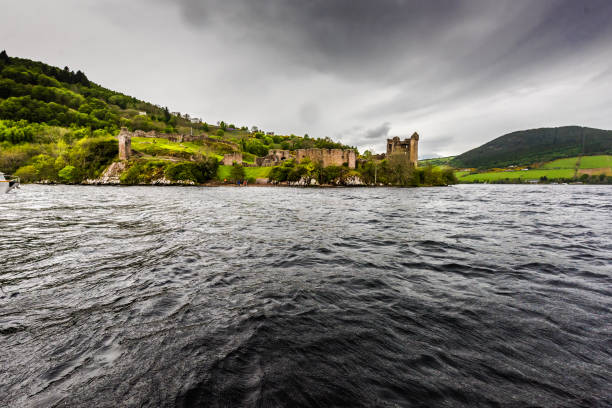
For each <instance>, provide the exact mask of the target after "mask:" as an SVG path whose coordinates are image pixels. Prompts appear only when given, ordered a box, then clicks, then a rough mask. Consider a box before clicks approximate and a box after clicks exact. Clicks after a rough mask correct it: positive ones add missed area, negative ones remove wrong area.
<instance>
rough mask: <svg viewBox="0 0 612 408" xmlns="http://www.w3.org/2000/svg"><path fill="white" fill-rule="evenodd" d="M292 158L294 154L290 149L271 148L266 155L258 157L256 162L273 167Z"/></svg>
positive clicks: (258, 164)
mask: <svg viewBox="0 0 612 408" xmlns="http://www.w3.org/2000/svg"><path fill="white" fill-rule="evenodd" d="M291 158H292V156H291V152H290V151H289V150H281V149H270V150H269V151H268V154H267V155H266V156H264V157H258V158H256V159H255V164H257V166H260V167H272V166H278V165H279V164H282V163H283V162H284V161H285V160H288V159H291Z"/></svg>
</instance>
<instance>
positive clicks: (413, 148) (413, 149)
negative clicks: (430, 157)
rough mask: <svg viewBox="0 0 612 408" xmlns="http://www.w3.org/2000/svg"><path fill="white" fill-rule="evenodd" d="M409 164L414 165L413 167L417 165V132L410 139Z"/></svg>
mask: <svg viewBox="0 0 612 408" xmlns="http://www.w3.org/2000/svg"><path fill="white" fill-rule="evenodd" d="M410 163H412V164H414V167H417V166H418V165H419V134H418V133H417V132H414V134H413V135H412V136H411V137H410Z"/></svg>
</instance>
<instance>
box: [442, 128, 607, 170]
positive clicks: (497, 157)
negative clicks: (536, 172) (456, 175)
mask: <svg viewBox="0 0 612 408" xmlns="http://www.w3.org/2000/svg"><path fill="white" fill-rule="evenodd" d="M581 154H584V155H597V154H612V131H609V130H600V129H593V128H586V127H580V126H566V127H559V128H541V129H531V130H524V131H519V132H513V133H510V134H507V135H504V136H501V137H498V138H497V139H495V140H492V141H490V142H488V143H486V144H484V145H482V146H480V147H477V148H476V149H472V150H470V151H468V152H465V153H463V154H461V155H459V156H456V157H455V158H454V159H452V160H451V165H453V166H454V167H457V168H461V167H469V168H472V167H475V168H496V167H507V166H511V165H517V166H521V165H531V164H533V163H537V162H548V161H551V160H555V159H560V158H566V157H573V156H579V155H581Z"/></svg>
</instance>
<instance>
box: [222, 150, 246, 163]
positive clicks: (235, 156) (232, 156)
mask: <svg viewBox="0 0 612 408" xmlns="http://www.w3.org/2000/svg"><path fill="white" fill-rule="evenodd" d="M234 163H236V164H242V153H239V152H233V153H229V154H225V155H223V165H225V166H232V165H233V164H234Z"/></svg>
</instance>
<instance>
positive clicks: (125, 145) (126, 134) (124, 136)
mask: <svg viewBox="0 0 612 408" xmlns="http://www.w3.org/2000/svg"><path fill="white" fill-rule="evenodd" d="M118 139H119V159H120V160H129V158H130V155H131V154H132V134H131V133H130V131H129V130H127V129H126V128H124V127H123V128H121V131H120V132H119V136H118Z"/></svg>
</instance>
